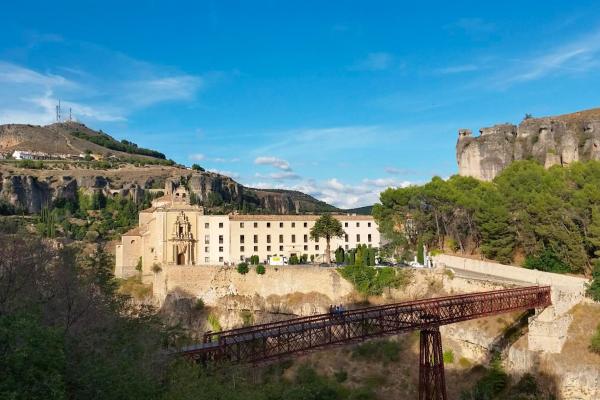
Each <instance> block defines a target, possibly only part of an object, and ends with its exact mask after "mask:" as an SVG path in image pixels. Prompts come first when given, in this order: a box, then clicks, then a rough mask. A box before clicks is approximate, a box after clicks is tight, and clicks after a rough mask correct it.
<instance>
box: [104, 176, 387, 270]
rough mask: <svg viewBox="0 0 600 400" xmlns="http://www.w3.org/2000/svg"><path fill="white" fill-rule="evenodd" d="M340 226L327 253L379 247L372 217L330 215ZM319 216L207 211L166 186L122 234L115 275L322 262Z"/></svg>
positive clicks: (179, 191) (177, 190) (180, 191)
mask: <svg viewBox="0 0 600 400" xmlns="http://www.w3.org/2000/svg"><path fill="white" fill-rule="evenodd" d="M334 217H335V218H337V219H338V220H339V221H340V222H341V224H342V227H343V229H344V232H345V235H344V237H342V238H333V239H332V240H331V251H332V252H333V251H335V249H337V248H338V247H340V246H341V247H342V248H344V249H345V250H349V249H353V248H355V247H356V246H357V245H358V244H366V245H368V246H373V247H379V246H380V235H379V230H378V228H377V224H376V223H375V221H374V220H373V217H371V216H366V215H343V214H340V215H334ZM318 218H319V215H237V214H229V215H207V214H204V209H203V208H202V207H200V206H194V205H190V203H189V194H188V193H187V192H186V191H185V189H183V188H182V187H179V188H177V189H176V190H171V191H170V193H169V189H168V188H167V194H166V195H165V196H163V197H161V198H158V199H156V200H154V201H153V202H152V207H151V208H149V209H146V210H144V211H142V212H140V215H139V226H138V227H136V228H134V229H132V230H130V231H129V232H127V233H125V234H123V236H122V237H121V243H120V244H118V245H117V248H116V271H115V275H116V276H117V277H127V276H131V275H134V274H135V273H136V267H137V266H138V265H140V266H141V272H142V275H143V276H144V277H148V278H150V277H151V276H152V270H153V268H156V267H160V266H162V265H187V266H190V265H195V266H199V267H201V266H202V265H225V264H236V263H238V262H240V261H244V260H247V259H249V258H250V257H251V256H254V255H255V256H258V257H259V260H260V262H268V260H269V259H270V257H272V256H283V257H288V258H289V257H290V256H292V255H294V254H295V255H296V256H298V257H300V256H301V255H304V254H306V255H307V256H308V258H309V260H310V259H313V260H314V262H321V261H322V260H324V254H325V249H326V242H325V239H321V240H319V241H318V242H315V241H313V240H312V239H311V238H310V229H311V228H312V226H313V225H314V223H315V221H316V220H317V219H318Z"/></svg>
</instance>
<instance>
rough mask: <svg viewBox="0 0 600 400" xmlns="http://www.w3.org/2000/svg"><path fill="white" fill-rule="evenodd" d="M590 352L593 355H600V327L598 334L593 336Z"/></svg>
mask: <svg viewBox="0 0 600 400" xmlns="http://www.w3.org/2000/svg"><path fill="white" fill-rule="evenodd" d="M590 350H591V351H592V352H593V353H596V354H600V325H598V327H597V328H596V333H595V334H594V336H592V341H591V343H590Z"/></svg>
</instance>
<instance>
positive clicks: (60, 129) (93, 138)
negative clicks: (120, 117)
mask: <svg viewBox="0 0 600 400" xmlns="http://www.w3.org/2000/svg"><path fill="white" fill-rule="evenodd" d="M15 150H21V151H32V152H41V153H46V154H48V155H53V156H56V155H72V156H78V155H81V154H85V153H92V154H95V155H98V156H100V157H110V156H113V157H116V158H121V159H128V158H131V157H134V158H139V159H157V160H166V157H165V155H164V154H163V153H160V152H158V151H155V150H150V149H144V148H141V147H138V146H137V145H136V144H135V143H132V142H129V141H127V140H121V141H118V140H116V139H115V138H113V137H112V136H110V135H108V134H106V133H104V132H102V131H101V130H100V131H95V130H93V129H90V128H88V127H87V126H85V125H84V124H82V123H79V122H59V123H55V124H51V125H46V126H37V125H24V124H7V125H0V153H12V152H13V151H15Z"/></svg>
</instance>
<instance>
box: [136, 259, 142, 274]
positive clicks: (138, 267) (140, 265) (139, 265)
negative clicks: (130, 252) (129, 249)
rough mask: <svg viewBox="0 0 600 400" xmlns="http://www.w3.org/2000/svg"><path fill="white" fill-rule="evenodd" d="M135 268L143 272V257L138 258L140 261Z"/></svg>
mask: <svg viewBox="0 0 600 400" xmlns="http://www.w3.org/2000/svg"><path fill="white" fill-rule="evenodd" d="M135 270H136V271H138V272H142V257H141V256H140V258H138V262H137V264H136V265H135Z"/></svg>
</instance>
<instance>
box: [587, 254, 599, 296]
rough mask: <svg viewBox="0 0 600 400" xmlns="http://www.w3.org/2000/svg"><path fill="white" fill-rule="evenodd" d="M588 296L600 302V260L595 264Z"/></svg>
mask: <svg viewBox="0 0 600 400" xmlns="http://www.w3.org/2000/svg"><path fill="white" fill-rule="evenodd" d="M587 295H588V296H589V297H591V298H592V300H594V301H598V302H600V260H596V262H595V263H594V269H593V271H592V282H591V283H590V284H589V285H588V288H587Z"/></svg>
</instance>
